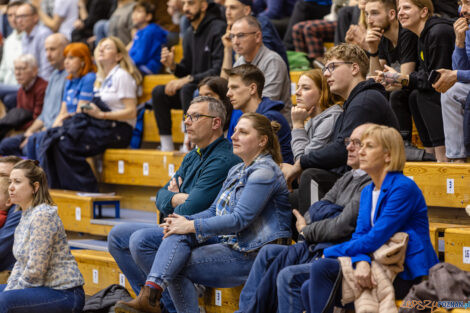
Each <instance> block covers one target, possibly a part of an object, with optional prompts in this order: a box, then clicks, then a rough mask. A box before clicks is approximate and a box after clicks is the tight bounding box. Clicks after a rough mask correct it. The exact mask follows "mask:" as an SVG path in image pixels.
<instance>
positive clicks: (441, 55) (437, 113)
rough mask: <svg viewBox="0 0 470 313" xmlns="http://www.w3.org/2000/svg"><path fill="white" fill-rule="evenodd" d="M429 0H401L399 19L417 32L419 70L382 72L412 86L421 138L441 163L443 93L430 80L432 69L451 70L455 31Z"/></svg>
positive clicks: (391, 80)
mask: <svg viewBox="0 0 470 313" xmlns="http://www.w3.org/2000/svg"><path fill="white" fill-rule="evenodd" d="M433 12H434V7H433V4H432V2H431V1H430V0H400V2H399V6H398V19H399V20H400V23H401V24H402V26H403V27H404V28H406V29H409V30H410V31H412V32H413V33H415V34H416V35H417V36H418V37H419V39H418V55H419V66H418V70H417V71H414V72H412V73H410V74H409V75H406V74H403V73H397V72H396V71H395V70H394V69H391V68H387V71H388V72H389V73H388V74H381V77H383V78H386V80H387V81H388V82H389V84H394V85H402V86H404V87H408V88H409V89H412V92H411V94H410V98H409V101H410V102H409V105H410V110H411V114H412V115H413V120H414V122H415V124H416V128H417V129H418V133H419V137H420V139H421V141H422V143H423V146H424V148H425V150H426V152H427V153H432V154H434V155H435V156H436V159H437V161H438V162H445V161H447V157H446V151H445V150H446V149H445V145H444V143H445V140H444V128H443V123H442V109H441V95H440V94H439V93H438V92H437V91H435V90H434V89H433V88H432V86H431V83H430V82H429V81H428V77H429V74H430V73H431V71H432V70H437V69H442V68H444V69H451V68H452V52H453V51H454V42H455V34H454V31H453V29H452V22H451V21H450V20H447V19H444V18H440V17H435V16H432V15H433Z"/></svg>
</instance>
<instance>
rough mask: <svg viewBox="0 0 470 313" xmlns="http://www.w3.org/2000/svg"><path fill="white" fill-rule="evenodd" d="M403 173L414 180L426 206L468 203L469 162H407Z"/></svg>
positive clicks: (469, 190) (469, 193)
mask: <svg viewBox="0 0 470 313" xmlns="http://www.w3.org/2000/svg"><path fill="white" fill-rule="evenodd" d="M404 174H405V175H406V176H408V177H410V178H412V179H413V180H414V181H415V182H416V184H417V185H418V186H419V188H420V189H421V190H422V192H423V195H424V198H425V199H426V204H427V205H428V206H438V207H454V208H462V209H463V208H465V207H466V206H467V205H468V204H470V187H469V186H470V164H456V163H434V162H407V163H406V166H405V170H404Z"/></svg>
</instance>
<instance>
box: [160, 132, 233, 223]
mask: <svg viewBox="0 0 470 313" xmlns="http://www.w3.org/2000/svg"><path fill="white" fill-rule="evenodd" d="M240 162H241V159H240V158H239V157H237V156H236V155H235V154H233V152H232V144H231V143H230V142H229V141H228V140H227V139H225V138H223V137H220V138H218V139H217V140H215V141H214V142H212V143H211V144H210V145H209V146H207V147H206V148H204V149H199V151H198V149H193V150H192V151H191V152H189V153H188V154H187V155H186V156H185V157H184V159H183V163H182V164H181V166H180V168H179V169H178V170H177V171H176V173H175V175H174V177H175V178H176V179H178V177H181V179H182V180H183V184H182V185H181V186H180V192H182V193H187V194H189V197H188V198H187V199H186V201H185V202H184V203H182V204H180V205H178V206H177V207H176V208H174V209H173V206H172V205H171V199H172V198H173V195H175V193H174V192H171V191H169V190H168V185H169V184H170V182H168V183H167V184H166V185H165V186H164V187H163V188H161V189H160V190H159V191H158V193H157V200H156V205H157V209H158V210H159V211H160V212H162V213H163V214H165V215H168V214H170V213H173V212H174V213H177V214H180V215H191V214H195V213H198V212H201V211H203V210H205V209H207V208H208V207H209V206H210V205H211V203H212V201H214V199H215V197H216V196H217V194H218V193H219V190H220V187H222V183H223V182H224V180H225V178H226V177H227V173H228V171H229V170H230V168H231V167H232V166H234V165H235V164H238V163H240Z"/></svg>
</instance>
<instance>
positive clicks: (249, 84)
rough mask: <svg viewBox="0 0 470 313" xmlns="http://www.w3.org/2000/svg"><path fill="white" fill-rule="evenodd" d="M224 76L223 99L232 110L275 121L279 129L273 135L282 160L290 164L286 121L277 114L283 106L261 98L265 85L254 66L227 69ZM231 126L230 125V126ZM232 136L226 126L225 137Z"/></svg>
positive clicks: (289, 134) (262, 77)
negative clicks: (225, 91) (225, 78)
mask: <svg viewBox="0 0 470 313" xmlns="http://www.w3.org/2000/svg"><path fill="white" fill-rule="evenodd" d="M225 73H226V74H227V75H228V92H227V97H228V98H229V99H230V103H231V104H232V105H233V108H234V109H235V110H240V111H242V112H243V113H247V112H255V113H259V114H263V115H264V116H266V117H267V118H269V120H271V121H276V122H278V123H279V125H280V126H281V129H279V131H278V132H277V137H278V139H279V144H280V146H281V154H282V161H283V162H284V163H288V164H292V163H293V162H294V155H293V153H292V147H291V144H290V142H291V139H292V135H291V131H290V127H289V124H288V123H287V120H286V118H285V117H284V116H283V115H282V114H281V110H282V108H283V107H284V104H283V103H282V102H281V101H274V100H271V99H269V98H268V97H264V96H262V94H263V86H265V85H266V83H265V80H264V76H263V73H262V72H261V71H260V70H259V69H258V68H257V67H256V66H254V65H251V64H243V65H239V66H236V67H234V68H232V69H230V70H227V69H226V70H225ZM231 126H232V125H231ZM232 134H233V128H232V127H229V130H228V134H227V137H228V138H230V137H231V136H232Z"/></svg>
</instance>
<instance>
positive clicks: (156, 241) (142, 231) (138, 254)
mask: <svg viewBox="0 0 470 313" xmlns="http://www.w3.org/2000/svg"><path fill="white" fill-rule="evenodd" d="M162 240H163V230H162V229H161V228H160V227H159V226H158V225H155V224H143V223H122V224H119V225H117V226H115V227H113V229H111V231H110V232H109V235H108V250H109V252H110V253H111V255H112V256H113V258H114V259H115V260H116V263H117V264H118V266H119V268H120V269H121V271H122V272H123V274H124V275H125V276H126V278H127V280H128V281H129V283H130V285H131V287H132V290H134V292H135V293H136V294H139V292H140V289H141V287H142V286H143V285H144V284H145V281H146V280H147V274H148V273H149V272H150V268H151V267H152V264H153V260H154V259H155V255H156V254H157V250H158V248H159V247H160V244H161V242H162ZM161 302H162V303H163V305H164V306H165V308H166V309H167V310H168V312H170V313H172V312H176V309H175V306H174V305H173V302H172V301H171V297H170V294H169V293H168V291H165V292H164V293H163V294H162V299H161Z"/></svg>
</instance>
